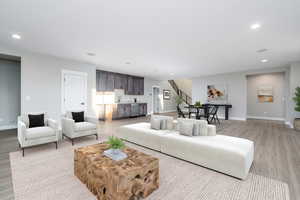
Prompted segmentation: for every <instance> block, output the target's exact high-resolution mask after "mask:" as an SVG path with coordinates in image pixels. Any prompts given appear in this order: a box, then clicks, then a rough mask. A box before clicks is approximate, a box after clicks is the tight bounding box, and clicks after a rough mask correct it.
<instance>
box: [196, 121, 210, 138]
mask: <svg viewBox="0 0 300 200" xmlns="http://www.w3.org/2000/svg"><path fill="white" fill-rule="evenodd" d="M207 125H208V123H207V121H205V120H196V121H195V128H194V136H207V135H208V127H207Z"/></svg>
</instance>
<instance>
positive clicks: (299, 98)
mask: <svg viewBox="0 0 300 200" xmlns="http://www.w3.org/2000/svg"><path fill="white" fill-rule="evenodd" d="M293 99H294V101H295V103H296V107H295V111H297V112H300V87H297V88H296V92H295V97H294V98H293ZM294 128H295V130H297V131H300V118H296V119H295V120H294Z"/></svg>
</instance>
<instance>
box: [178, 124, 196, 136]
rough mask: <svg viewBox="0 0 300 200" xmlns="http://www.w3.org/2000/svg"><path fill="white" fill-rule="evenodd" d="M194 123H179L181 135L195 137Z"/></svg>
mask: <svg viewBox="0 0 300 200" xmlns="http://www.w3.org/2000/svg"><path fill="white" fill-rule="evenodd" d="M193 130H194V123H193V122H188V121H185V122H181V123H179V134H181V135H185V136H193Z"/></svg>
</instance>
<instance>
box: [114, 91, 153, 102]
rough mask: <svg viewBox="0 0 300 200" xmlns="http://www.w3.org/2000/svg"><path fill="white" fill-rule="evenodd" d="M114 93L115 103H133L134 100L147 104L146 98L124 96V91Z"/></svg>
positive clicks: (141, 96) (143, 96)
mask: <svg viewBox="0 0 300 200" xmlns="http://www.w3.org/2000/svg"><path fill="white" fill-rule="evenodd" d="M114 93H115V103H133V102H134V99H136V100H137V102H138V103H139V102H141V103H144V102H147V98H146V96H145V95H125V94H124V90H119V89H117V90H114Z"/></svg>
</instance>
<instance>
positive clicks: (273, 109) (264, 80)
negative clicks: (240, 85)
mask: <svg viewBox="0 0 300 200" xmlns="http://www.w3.org/2000/svg"><path fill="white" fill-rule="evenodd" d="M284 79H285V73H283V72H277V73H270V74H259V75H249V76H247V117H248V118H257V119H264V118H265V119H274V120H284V118H285V91H284V88H285V80H284ZM260 86H272V87H273V102H265V103H261V102H259V101H258V98H257V94H258V93H257V91H258V88H259V87H260Z"/></svg>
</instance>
